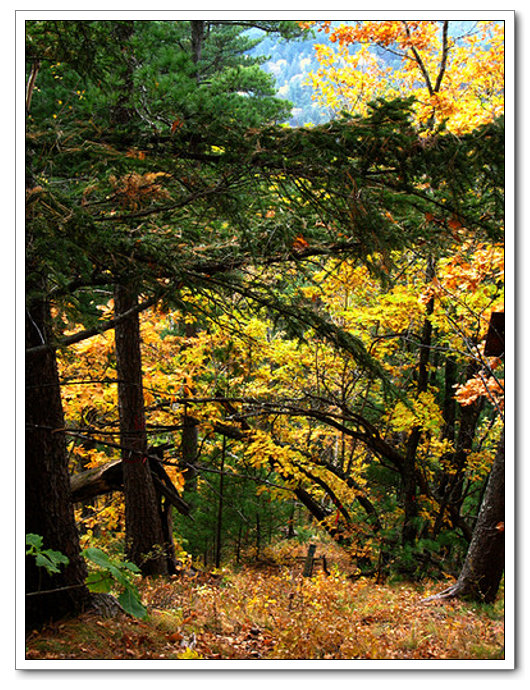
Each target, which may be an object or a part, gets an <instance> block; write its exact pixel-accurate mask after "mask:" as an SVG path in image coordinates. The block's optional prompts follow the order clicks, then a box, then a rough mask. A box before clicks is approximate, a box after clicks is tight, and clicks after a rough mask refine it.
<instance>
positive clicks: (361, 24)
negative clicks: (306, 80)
mask: <svg viewBox="0 0 530 690" xmlns="http://www.w3.org/2000/svg"><path fill="white" fill-rule="evenodd" d="M325 30H326V32H328V33H330V40H331V42H332V43H333V44H334V46H332V47H329V46H322V45H317V46H315V51H316V56H317V59H318V60H319V62H320V65H321V67H320V69H319V70H318V71H317V72H316V73H313V74H312V75H310V80H311V83H312V85H313V88H314V89H315V96H314V97H315V98H316V99H317V100H318V101H320V102H321V103H322V104H323V105H327V106H328V107H330V108H335V109H339V108H347V109H349V110H351V111H352V112H355V113H360V114H363V113H366V105H367V103H368V102H370V101H371V100H373V99H374V98H377V97H385V98H388V99H390V98H395V97H397V96H400V95H401V96H408V95H411V94H414V95H415V96H416V99H417V104H416V117H417V120H418V122H420V123H421V122H423V123H424V122H430V120H431V118H432V116H433V114H434V115H435V117H436V119H437V121H438V122H441V121H443V120H446V123H447V127H448V129H449V130H450V131H452V132H454V133H456V134H462V133H464V132H466V131H470V130H472V129H474V128H476V127H477V126H479V125H480V124H484V123H486V122H489V121H491V120H492V119H493V118H494V117H497V116H498V115H501V114H502V113H503V111H504V101H503V98H504V95H503V94H504V30H503V26H502V22H481V23H479V33H480V34H481V35H480V36H477V35H476V34H475V35H474V34H473V33H471V34H468V35H463V36H460V37H456V38H455V37H454V36H450V39H449V42H448V44H447V50H448V53H447V56H446V59H445V60H444V56H443V50H444V47H443V41H442V22H441V21H397V20H395V21H358V22H355V23H354V24H345V25H341V26H340V27H338V28H333V30H331V28H330V27H329V25H328V26H327V27H326V28H325ZM350 46H353V48H354V49H352V50H350ZM376 46H377V47H378V48H379V49H381V48H383V49H385V50H389V51H391V54H392V57H393V60H392V66H387V65H386V63H385V61H384V60H381V59H379V58H378V56H377V54H376V52H375V50H374V49H375V47H376ZM442 64H444V66H445V69H444V71H443V73H442V72H441V65H442ZM439 77H440V83H439V84H438V83H437V82H438V78H439Z"/></svg>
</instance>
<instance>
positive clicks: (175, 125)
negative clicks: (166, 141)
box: [170, 117, 184, 134]
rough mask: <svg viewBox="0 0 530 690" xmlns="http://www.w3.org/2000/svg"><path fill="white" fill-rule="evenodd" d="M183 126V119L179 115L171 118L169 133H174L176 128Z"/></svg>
mask: <svg viewBox="0 0 530 690" xmlns="http://www.w3.org/2000/svg"><path fill="white" fill-rule="evenodd" d="M183 126H184V120H182V119H181V118H180V117H177V118H176V119H175V120H173V123H172V125H171V130H170V131H171V134H175V132H176V131H177V129H180V128H181V127H183Z"/></svg>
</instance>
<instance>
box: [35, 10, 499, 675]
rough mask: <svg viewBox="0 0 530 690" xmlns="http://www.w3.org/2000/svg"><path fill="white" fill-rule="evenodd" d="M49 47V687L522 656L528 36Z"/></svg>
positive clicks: (41, 32)
mask: <svg viewBox="0 0 530 690" xmlns="http://www.w3.org/2000/svg"><path fill="white" fill-rule="evenodd" d="M25 39H26V44H25V60H26V62H25V66H26V73H25V79H26V81H25V92H24V96H25V134H26V139H25V141H26V144H25V146H26V149H25V153H26V170H25V202H26V203H25V315H24V319H25V397H24V399H25V494H24V512H25V528H24V529H25V570H26V572H25V589H24V592H25V597H24V599H25V611H24V612H22V615H23V616H24V620H25V624H24V638H25V660H27V661H28V662H32V663H33V662H35V663H36V664H40V665H38V666H35V667H38V668H46V663H47V662H51V661H53V660H55V661H56V660H65V661H68V660H87V661H98V660H125V661H131V660H149V661H153V660H159V661H160V660H163V661H171V662H173V663H174V664H175V666H176V667H177V668H178V667H179V664H180V665H182V666H185V665H186V664H187V663H188V662H191V667H193V663H195V664H196V663H197V662H199V661H201V660H202V661H212V660H250V661H263V662H266V661H270V662H273V661H275V660H293V661H294V660H298V661H299V660H361V661H362V660H391V659H399V660H406V659H414V660H430V661H432V660H492V661H494V660H503V659H504V658H505V652H504V564H505V556H504V549H505V535H504V520H505V472H504V455H505V450H504V448H505V440H504V439H505V432H504V424H505V420H504V216H505V198H504V189H505V179H504V176H505V129H504V64H505V55H504V42H505V36H504V23H503V22H502V21H476V22H451V21H448V20H447V21H445V20H444V21H442V20H425V21H408V20H399V21H398V20H392V21H382V20H381V21H366V20H363V21H352V22H347V23H341V22H329V21H318V22H313V21H311V22H309V21H304V22H302V21H300V22H296V21H268V20H255V21H235V20H223V19H220V18H218V19H216V20H212V21H206V20H198V19H197V20H190V21H184V20H179V21H158V20H149V21H136V20H112V21H97V20H96V21H88V20H83V21H80V20H70V21H62V20H26V22H25ZM271 52H273V53H274V55H273V56H272V57H271V55H270V53H271ZM284 63H285V64H284ZM302 67H303V70H306V68H307V70H309V71H307V73H306V72H305V71H304V74H306V76H304V77H302V76H300V75H299V70H300V69H301V68H302ZM290 68H292V70H293V74H291V73H290V72H286V70H289V69H290ZM280 74H283V75H285V74H287V75H288V78H287V77H286V78H285V79H284V82H282V83H283V84H284V86H281V85H279V81H278V82H277V81H276V80H275V77H276V78H278V77H279V75H280ZM295 87H296V88H295ZM307 94H310V98H311V103H312V105H311V107H310V106H309V105H308V101H307ZM285 96H287V97H289V98H290V99H292V102H291V101H288V100H285ZM306 120H307V121H306ZM42 662H44V663H42Z"/></svg>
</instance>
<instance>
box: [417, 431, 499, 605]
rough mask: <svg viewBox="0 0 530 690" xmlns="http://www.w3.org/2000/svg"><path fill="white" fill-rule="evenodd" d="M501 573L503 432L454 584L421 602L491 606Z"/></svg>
mask: <svg viewBox="0 0 530 690" xmlns="http://www.w3.org/2000/svg"><path fill="white" fill-rule="evenodd" d="M503 571H504V430H503V432H502V436H501V439H500V441H499V445H498V448H497V453H496V456H495V460H494V463H493V467H492V469H491V473H490V476H489V478H488V484H487V486H486V491H485V493H484V498H483V500H482V505H481V506H480V511H479V515H478V518H477V522H476V525H475V529H474V530H473V537H472V539H471V543H470V544H469V549H468V551H467V555H466V559H465V561H464V565H463V566H462V571H461V573H460V575H459V577H458V580H457V582H456V584H454V585H452V586H451V587H449V588H447V589H445V590H443V591H442V592H440V593H439V594H435V595H433V596H432V597H428V598H427V599H424V601H432V600H435V599H451V598H453V597H466V598H470V599H473V600H475V601H485V602H488V603H491V602H493V601H494V600H495V597H496V596H497V592H498V590H499V585H500V582H501V578H502V574H503Z"/></svg>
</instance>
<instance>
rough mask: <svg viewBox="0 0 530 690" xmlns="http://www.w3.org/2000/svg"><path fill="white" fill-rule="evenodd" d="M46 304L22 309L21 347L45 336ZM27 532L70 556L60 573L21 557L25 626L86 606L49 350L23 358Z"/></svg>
mask: <svg viewBox="0 0 530 690" xmlns="http://www.w3.org/2000/svg"><path fill="white" fill-rule="evenodd" d="M48 322H49V307H48V304H47V302H46V301H45V300H44V299H43V300H38V299H37V300H35V301H34V302H33V303H32V304H31V305H30V306H29V307H28V309H27V311H26V347H27V348H30V347H34V346H36V345H42V344H44V343H45V342H47V341H48V335H49V329H48ZM25 421H26V477H25V499H26V500H25V509H26V525H25V529H26V533H33V534H39V535H40V536H42V537H43V548H45V549H54V550H57V551H60V552H61V553H63V554H65V555H66V556H67V557H68V559H69V561H70V562H69V564H68V565H67V566H66V567H64V566H63V567H61V571H60V573H59V574H56V575H53V576H50V575H48V574H47V573H46V571H45V570H44V569H43V568H40V567H37V566H36V564H35V558H34V557H30V556H28V557H26V593H33V592H36V591H38V590H41V591H45V590H46V591H49V590H58V591H50V592H49V593H47V594H45V593H43V594H39V595H34V594H31V596H26V626H27V627H28V628H32V627H36V626H40V625H41V624H43V623H44V622H46V621H48V620H50V619H54V620H56V619H59V618H62V617H64V616H66V615H75V614H77V613H79V612H81V611H82V610H84V609H85V608H87V607H88V606H89V605H90V602H91V596H90V593H89V592H88V590H87V588H86V587H85V585H84V581H85V578H86V575H87V571H86V565H85V562H84V560H83V558H82V556H81V555H80V547H79V538H78V533H77V529H76V525H75V519H74V511H73V507H72V503H71V500H70V478H69V476H68V456H67V452H66V438H65V434H64V415H63V409H62V403H61V393H60V388H59V377H58V372H57V361H56V357H55V351H54V350H47V351H44V352H40V353H37V354H34V355H30V356H28V357H27V358H26V420H25Z"/></svg>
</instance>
